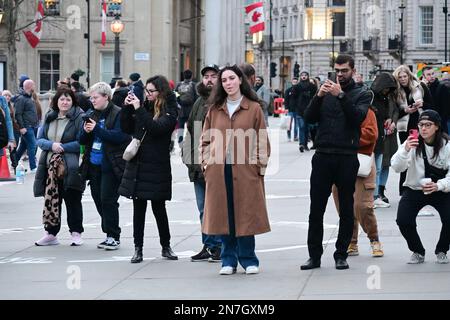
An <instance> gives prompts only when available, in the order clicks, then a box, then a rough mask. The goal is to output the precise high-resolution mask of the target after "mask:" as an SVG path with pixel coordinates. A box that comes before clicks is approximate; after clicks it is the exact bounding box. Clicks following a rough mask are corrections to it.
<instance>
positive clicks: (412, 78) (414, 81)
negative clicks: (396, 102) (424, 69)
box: [393, 64, 419, 98]
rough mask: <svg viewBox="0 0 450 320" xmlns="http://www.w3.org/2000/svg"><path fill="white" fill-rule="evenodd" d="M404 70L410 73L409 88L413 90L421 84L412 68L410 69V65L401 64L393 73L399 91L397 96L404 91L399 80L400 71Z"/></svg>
mask: <svg viewBox="0 0 450 320" xmlns="http://www.w3.org/2000/svg"><path fill="white" fill-rule="evenodd" d="M402 72H404V73H406V74H407V75H408V88H409V89H410V90H411V91H413V89H414V88H415V87H417V85H418V84H419V80H418V79H417V77H416V76H415V75H414V74H413V73H412V72H411V70H410V69H409V67H408V66H406V65H404V64H403V65H401V66H399V67H398V68H397V69H395V71H394V73H393V76H394V78H395V80H396V81H397V91H396V96H397V98H398V97H400V96H401V91H402V85H401V84H400V81H399V77H400V73H402Z"/></svg>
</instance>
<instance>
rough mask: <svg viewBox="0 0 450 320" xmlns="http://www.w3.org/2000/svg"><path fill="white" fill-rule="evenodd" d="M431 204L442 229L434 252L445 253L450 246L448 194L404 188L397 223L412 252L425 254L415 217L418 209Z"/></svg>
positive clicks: (449, 204) (449, 200) (449, 198)
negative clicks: (426, 192) (439, 219)
mask: <svg viewBox="0 0 450 320" xmlns="http://www.w3.org/2000/svg"><path fill="white" fill-rule="evenodd" d="M427 205H430V206H433V207H434V208H435V209H436V210H437V211H438V212H439V215H440V217H441V221H442V229H441V234H440V236H439V241H438V243H437V245H436V250H435V253H436V254H437V253H439V252H444V253H447V251H448V250H449V246H450V194H448V193H444V192H435V193H432V194H430V195H425V194H424V193H423V192H422V191H420V190H411V189H409V188H406V189H405V191H404V193H403V196H402V198H401V200H400V203H399V205H398V212H397V225H398V226H399V228H400V232H401V233H402V235H403V237H404V238H405V240H406V242H407V243H408V248H409V250H411V251H412V252H417V253H420V254H422V255H425V248H424V247H423V245H422V242H421V241H420V237H419V234H418V233H417V223H416V218H417V214H418V213H419V211H420V210H421V209H422V208H423V207H425V206H427Z"/></svg>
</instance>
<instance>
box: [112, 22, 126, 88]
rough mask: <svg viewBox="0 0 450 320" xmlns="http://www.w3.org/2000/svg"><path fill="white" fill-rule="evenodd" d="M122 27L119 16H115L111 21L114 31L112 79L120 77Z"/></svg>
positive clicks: (115, 79)
mask: <svg viewBox="0 0 450 320" xmlns="http://www.w3.org/2000/svg"><path fill="white" fill-rule="evenodd" d="M123 29H124V24H123V22H122V21H120V18H119V16H116V17H115V18H114V20H113V21H112V22H111V31H112V32H113V33H114V35H115V38H114V78H113V79H112V80H113V81H117V80H120V79H122V77H121V76H120V48H119V46H120V38H119V37H120V33H121V32H122V31H123Z"/></svg>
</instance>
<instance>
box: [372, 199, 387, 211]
mask: <svg viewBox="0 0 450 320" xmlns="http://www.w3.org/2000/svg"><path fill="white" fill-rule="evenodd" d="M390 207H391V205H390V204H389V203H386V202H384V201H383V200H381V198H376V199H375V200H374V202H373V208H374V209H376V208H390Z"/></svg>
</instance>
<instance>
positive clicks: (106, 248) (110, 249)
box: [105, 247, 119, 251]
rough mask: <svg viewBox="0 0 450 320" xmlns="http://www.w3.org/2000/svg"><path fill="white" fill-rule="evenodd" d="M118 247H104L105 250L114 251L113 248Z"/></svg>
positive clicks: (116, 248)
mask: <svg viewBox="0 0 450 320" xmlns="http://www.w3.org/2000/svg"><path fill="white" fill-rule="evenodd" d="M118 249H119V247H115V248H110V247H105V250H106V251H115V250H118Z"/></svg>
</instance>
